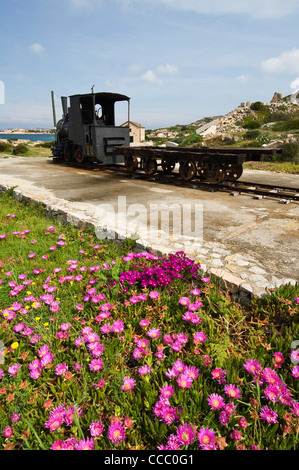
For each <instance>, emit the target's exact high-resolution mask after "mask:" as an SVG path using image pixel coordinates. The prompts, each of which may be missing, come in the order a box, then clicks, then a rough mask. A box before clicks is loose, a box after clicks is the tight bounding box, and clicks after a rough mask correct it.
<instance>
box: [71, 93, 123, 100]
mask: <svg viewBox="0 0 299 470" xmlns="http://www.w3.org/2000/svg"><path fill="white" fill-rule="evenodd" d="M75 96H80V97H86V96H96V97H99V98H105V99H108V100H111V101H129V100H130V98H129V97H128V96H126V95H121V94H120V93H110V92H100V93H85V94H83V95H79V94H78V95H71V96H70V98H72V97H75Z"/></svg>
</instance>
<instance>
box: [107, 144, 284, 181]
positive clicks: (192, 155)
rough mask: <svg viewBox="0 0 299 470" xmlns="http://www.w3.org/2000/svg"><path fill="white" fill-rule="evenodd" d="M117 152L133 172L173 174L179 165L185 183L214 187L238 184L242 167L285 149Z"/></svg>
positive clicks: (133, 149) (118, 149) (129, 149)
mask: <svg viewBox="0 0 299 470" xmlns="http://www.w3.org/2000/svg"><path fill="white" fill-rule="evenodd" d="M114 151H115V152H116V153H118V154H122V155H124V156H125V165H126V167H127V169H128V171H130V172H134V171H136V170H137V169H140V170H142V171H144V172H145V173H146V174H147V175H153V174H155V173H156V172H157V171H158V167H161V168H162V171H163V172H164V173H168V174H169V173H171V172H172V171H173V170H174V168H175V166H176V164H179V175H180V177H181V179H183V180H185V181H189V180H192V179H193V178H198V179H200V180H202V181H206V182H211V183H221V182H222V181H224V180H227V181H236V180H237V179H239V178H240V176H241V175H242V172H243V163H244V162H248V161H262V160H263V159H264V157H265V156H266V155H274V154H276V153H281V152H282V149H280V148H275V149H273V148H272V149H265V148H249V147H247V148H243V147H218V148H216V147H200V148H190V147H166V148H161V147H128V146H122V147H117V146H116V147H114Z"/></svg>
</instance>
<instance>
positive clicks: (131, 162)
mask: <svg viewBox="0 0 299 470" xmlns="http://www.w3.org/2000/svg"><path fill="white" fill-rule="evenodd" d="M126 168H127V170H128V171H129V172H130V173H132V172H133V171H136V170H137V168H138V160H137V157H135V156H134V155H128V156H127V157H126Z"/></svg>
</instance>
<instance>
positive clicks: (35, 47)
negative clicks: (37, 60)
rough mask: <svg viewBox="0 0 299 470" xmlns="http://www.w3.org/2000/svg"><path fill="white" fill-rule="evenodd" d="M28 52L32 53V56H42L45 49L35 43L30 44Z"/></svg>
mask: <svg viewBox="0 0 299 470" xmlns="http://www.w3.org/2000/svg"><path fill="white" fill-rule="evenodd" d="M29 50H30V51H31V52H33V54H37V55H43V53H44V52H45V48H44V47H43V46H42V45H41V44H38V43H37V42H35V43H34V44H31V46H29Z"/></svg>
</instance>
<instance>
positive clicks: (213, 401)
mask: <svg viewBox="0 0 299 470" xmlns="http://www.w3.org/2000/svg"><path fill="white" fill-rule="evenodd" d="M208 403H209V405H210V407H211V410H220V409H221V408H223V406H224V399H223V398H222V396H221V395H218V394H217V393H212V394H211V395H209V398H208Z"/></svg>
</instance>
